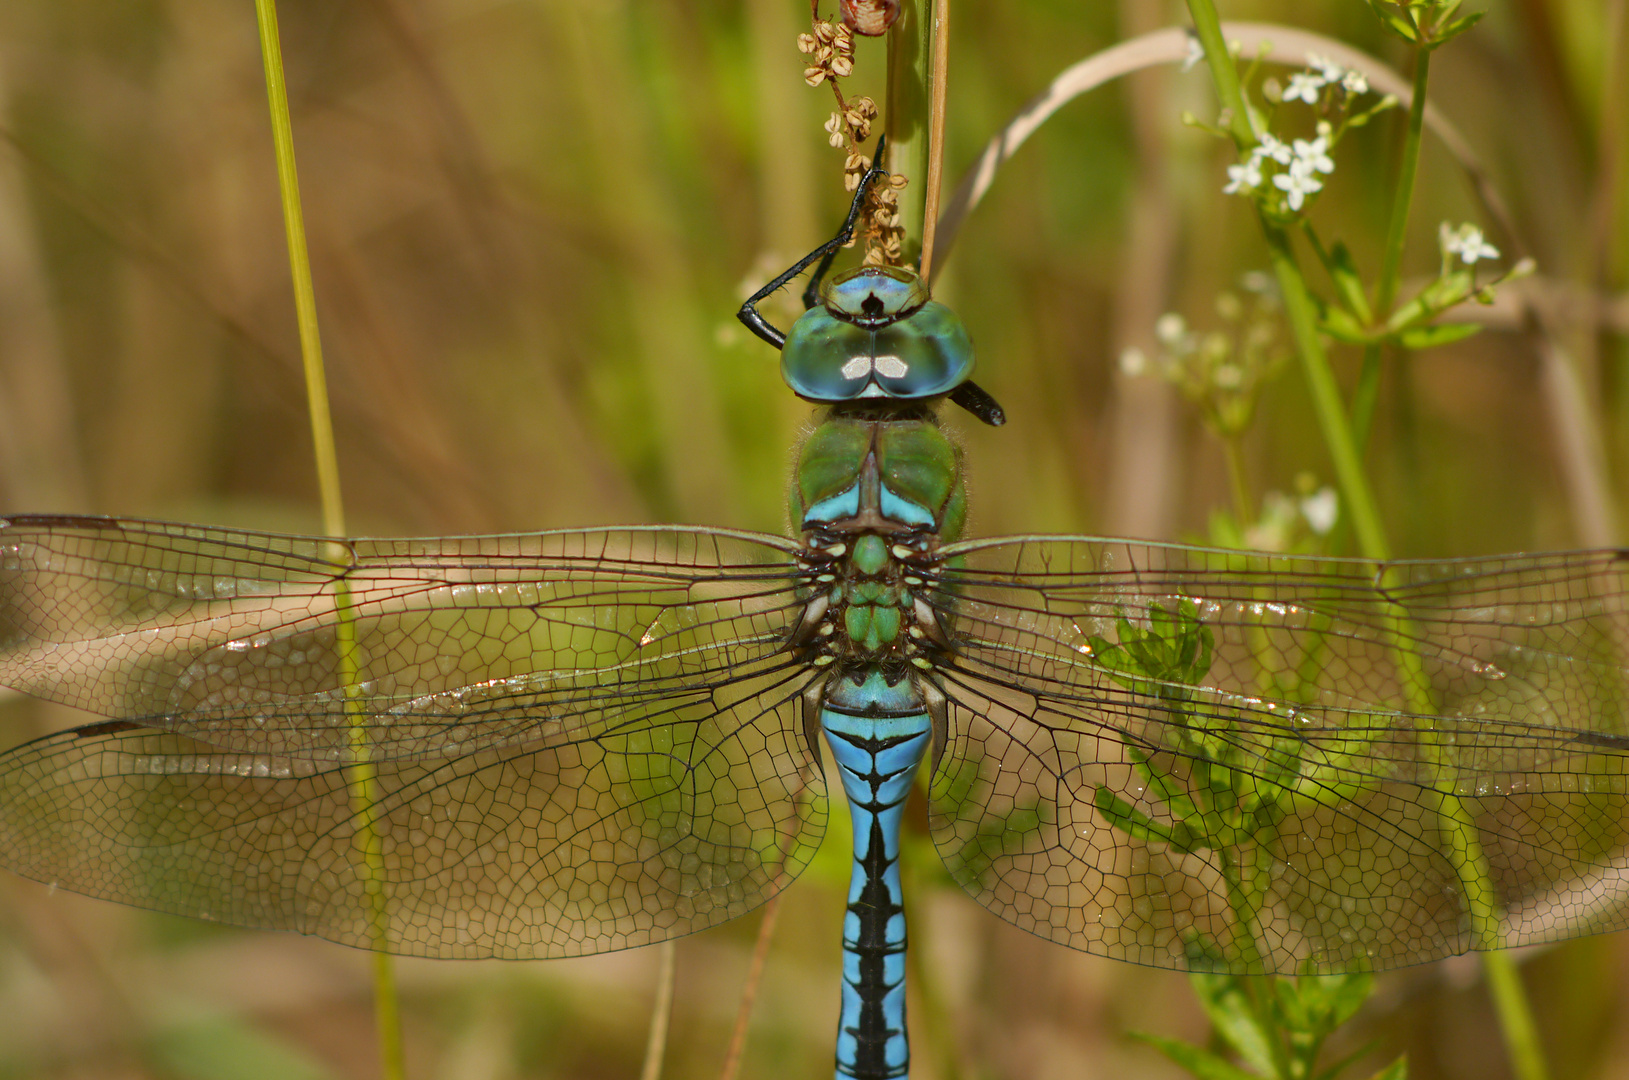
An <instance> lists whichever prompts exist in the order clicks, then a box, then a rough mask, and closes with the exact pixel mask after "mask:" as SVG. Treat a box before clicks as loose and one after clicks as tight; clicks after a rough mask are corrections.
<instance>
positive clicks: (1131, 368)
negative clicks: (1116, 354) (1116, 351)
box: [1120, 345, 1148, 379]
mask: <svg viewBox="0 0 1629 1080" xmlns="http://www.w3.org/2000/svg"><path fill="white" fill-rule="evenodd" d="M1147 370H1148V356H1147V355H1146V354H1145V353H1144V352H1143V351H1142V350H1141V349H1139V348H1137V346H1135V345H1132V346H1130V347H1128V348H1127V349H1126V351H1125V352H1123V353H1121V354H1120V374H1122V375H1125V376H1126V377H1128V378H1132V379H1135V378H1136V377H1137V376H1139V375H1141V374H1142V373H1143V372H1145V371H1147Z"/></svg>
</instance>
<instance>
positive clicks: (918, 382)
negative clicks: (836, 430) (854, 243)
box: [781, 266, 973, 402]
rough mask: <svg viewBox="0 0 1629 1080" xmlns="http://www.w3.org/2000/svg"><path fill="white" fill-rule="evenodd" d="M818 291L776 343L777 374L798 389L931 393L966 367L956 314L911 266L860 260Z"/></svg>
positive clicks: (819, 395)
mask: <svg viewBox="0 0 1629 1080" xmlns="http://www.w3.org/2000/svg"><path fill="white" fill-rule="evenodd" d="M824 299H825V304H824V306H823V307H817V308H811V309H810V310H809V311H807V312H805V313H804V314H803V317H802V318H800V319H798V321H797V322H796V323H794V324H793V326H792V332H791V333H789V334H788V335H787V336H786V344H785V346H784V347H783V348H782V349H781V375H782V376H783V377H784V378H785V379H786V383H787V385H788V386H790V387H791V388H792V389H793V390H794V391H796V393H797V394H798V396H799V397H802V398H806V399H808V400H810V401H834V402H835V401H852V400H855V399H856V398H897V399H906V400H908V399H914V398H927V397H936V396H938V395H940V394H948V393H949V392H950V391H952V390H954V389H955V388H956V387H957V386H960V385H961V384H962V383H964V382H966V381H967V379H968V378H969V377H970V376H971V375H972V373H973V343H972V341H971V340H970V339H969V338H968V336H967V330H966V328H965V327H964V326H963V325H962V321H961V319H959V318H957V317H956V314H955V312H953V311H951V310H950V309H949V308H947V307H945V306H944V305H943V304H940V303H936V302H935V301H932V300H929V299H928V291H927V288H926V286H924V285H923V284H922V281H921V279H920V278H918V277H917V276H916V275H915V274H913V273H911V272H910V271H909V270H903V269H901V268H899V267H878V266H868V267H861V268H860V269H858V270H854V271H851V272H849V273H847V274H844V275H842V276H840V277H838V278H836V279H835V280H834V281H833V282H832V283H831V284H830V285H829V286H827V288H826V290H825V296H824Z"/></svg>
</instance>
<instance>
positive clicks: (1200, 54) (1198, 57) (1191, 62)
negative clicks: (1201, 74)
mask: <svg viewBox="0 0 1629 1080" xmlns="http://www.w3.org/2000/svg"><path fill="white" fill-rule="evenodd" d="M1204 59H1205V47H1204V46H1203V45H1201V44H1199V37H1198V36H1197V35H1195V34H1189V35H1188V55H1187V56H1185V57H1183V58H1182V70H1183V71H1192V70H1193V69H1194V67H1195V66H1197V65H1198V64H1200V63H1201V62H1203V61H1204Z"/></svg>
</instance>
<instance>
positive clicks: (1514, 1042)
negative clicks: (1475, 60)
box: [1188, 0, 1546, 1080]
mask: <svg viewBox="0 0 1629 1080" xmlns="http://www.w3.org/2000/svg"><path fill="white" fill-rule="evenodd" d="M1188 11H1189V13H1190V15H1191V16H1192V18H1193V22H1194V29H1195V30H1196V32H1197V33H1198V34H1199V41H1200V44H1201V45H1203V46H1204V48H1205V55H1206V57H1207V58H1208V60H1209V63H1208V66H1209V68H1210V71H1211V76H1212V79H1213V80H1214V81H1215V83H1216V93H1217V97H1218V99H1219V100H1220V101H1221V103H1222V107H1223V108H1224V109H1225V110H1227V112H1228V114H1229V115H1228V118H1227V119H1228V130H1229V131H1230V132H1231V133H1232V135H1233V138H1234V141H1235V142H1236V143H1238V145H1239V146H1240V147H1241V148H1242V147H1247V146H1250V145H1253V144H1254V143H1255V142H1256V134H1255V131H1254V129H1253V128H1252V126H1251V124H1250V117H1249V113H1248V111H1247V109H1246V106H1245V103H1244V92H1243V88H1242V87H1241V86H1240V85H1239V77H1238V70H1237V68H1236V67H1235V66H1234V64H1233V62H1232V58H1231V56H1230V55H1229V53H1228V52H1227V51H1226V46H1225V45H1224V43H1223V40H1222V30H1221V21H1220V19H1219V18H1218V17H1217V14H1216V7H1215V5H1214V4H1213V3H1212V2H1211V0H1188ZM1428 75H1429V65H1428V64H1427V63H1426V61H1425V55H1424V53H1422V54H1421V62H1420V63H1419V64H1418V65H1417V66H1416V68H1415V84H1414V85H1415V94H1414V100H1413V101H1412V102H1411V103H1410V110H1409V117H1410V123H1409V132H1410V134H1409V136H1408V139H1409V141H1408V143H1407V144H1406V145H1405V148H1404V166H1403V174H1404V175H1403V177H1401V178H1400V183H1399V192H1398V195H1397V198H1396V201H1395V203H1394V210H1393V214H1392V221H1391V224H1390V228H1389V233H1390V236H1389V237H1388V243H1387V252H1386V259H1387V260H1388V265H1392V263H1391V260H1394V259H1395V260H1400V258H1401V245H1402V236H1403V234H1404V231H1405V229H1406V226H1407V223H1408V218H1407V214H1408V206H1409V203H1410V201H1411V199H1412V193H1413V185H1414V177H1415V174H1416V172H1417V170H1418V165H1419V142H1420V132H1421V131H1422V130H1423V125H1424V119H1425V92H1424V90H1425V83H1426V79H1427V77H1428ZM1403 180H1406V185H1405V184H1404V183H1402V182H1401V181H1403ZM1405 186H1406V189H1407V190H1406V191H1405V190H1403V189H1404V188H1405ZM1399 208H1400V209H1399ZM1260 221H1261V228H1262V233H1263V235H1264V236H1265V238H1266V240H1267V250H1268V253H1269V256H1270V258H1271V261H1272V264H1273V273H1274V276H1275V277H1276V278H1277V279H1278V286H1279V291H1280V292H1281V293H1282V294H1283V298H1284V310H1285V315H1286V316H1287V317H1288V319H1289V322H1290V332H1291V335H1292V336H1293V337H1294V339H1295V347H1296V352H1297V354H1298V355H1299V356H1300V359H1301V365H1302V369H1303V372H1304V373H1305V376H1306V380H1307V387H1308V389H1309V390H1310V391H1311V393H1312V399H1313V408H1314V410H1315V412H1316V414H1317V417H1318V426H1319V428H1320V429H1321V431H1322V433H1323V436H1324V441H1325V443H1326V444H1327V445H1328V448H1329V454H1330V458H1331V459H1332V461H1333V464H1334V466H1335V477H1336V481H1337V483H1338V484H1339V485H1340V490H1341V496H1342V498H1343V500H1344V501H1345V504H1346V512H1347V515H1348V517H1349V520H1350V521H1351V522H1352V526H1353V530H1354V532H1355V534H1356V536H1357V541H1358V547H1359V549H1360V550H1361V551H1362V552H1363V554H1364V555H1366V556H1368V557H1369V558H1371V559H1386V558H1388V557H1389V555H1390V545H1389V544H1388V543H1387V540H1386V534H1385V531H1384V529H1383V528H1382V526H1381V523H1380V514H1379V511H1378V509H1377V508H1376V505H1375V501H1374V496H1373V494H1372V493H1371V492H1370V489H1369V484H1368V480H1367V478H1366V477H1365V476H1364V474H1363V461H1362V456H1361V455H1360V454H1359V452H1358V442H1357V440H1356V439H1355V438H1354V435H1353V425H1352V423H1350V422H1349V421H1348V419H1347V415H1348V414H1347V412H1346V408H1345V406H1344V403H1343V402H1342V400H1341V394H1340V388H1339V386H1338V385H1337V384H1336V382H1335V375H1334V372H1333V371H1332V370H1331V369H1330V366H1329V359H1328V355H1327V354H1326V353H1325V351H1324V344H1323V338H1322V337H1321V336H1320V334H1319V332H1318V324H1317V315H1316V310H1315V308H1314V305H1313V302H1312V296H1311V294H1310V293H1309V292H1308V290H1307V285H1306V280H1305V278H1304V277H1303V276H1302V274H1301V270H1300V267H1299V266H1298V265H1297V264H1296V261H1295V253H1294V250H1293V249H1292V248H1291V246H1290V238H1289V235H1288V234H1287V233H1286V232H1285V231H1284V229H1283V228H1282V227H1281V226H1279V225H1277V224H1275V223H1274V222H1273V221H1271V220H1270V219H1269V218H1267V217H1266V215H1261V216H1260ZM1391 236H1395V237H1396V238H1397V239H1396V243H1395V244H1393V243H1392V242H1391V238H1390V237H1391ZM1398 265H1401V264H1400V262H1398V263H1396V264H1395V265H1393V268H1392V270H1391V271H1390V272H1389V275H1388V274H1384V273H1383V279H1389V281H1390V282H1391V284H1389V285H1386V282H1385V280H1383V281H1382V286H1383V287H1384V292H1383V293H1382V294H1381V295H1379V296H1378V297H1377V299H1378V300H1380V301H1381V302H1380V303H1379V304H1378V305H1377V312H1376V314H1377V317H1380V318H1383V317H1384V316H1385V315H1386V313H1387V310H1388V308H1389V306H1390V304H1391V302H1392V301H1393V300H1394V299H1395V296H1396V289H1397V285H1396V280H1397V270H1396V266H1398ZM1374 367H1375V368H1376V372H1375V374H1374V375H1373V376H1371V382H1372V383H1377V382H1378V356H1377V357H1376V360H1375V364H1374ZM1360 393H1361V394H1363V395H1366V396H1372V394H1373V393H1374V391H1373V389H1372V388H1371V389H1369V390H1366V391H1361V392H1360ZM1365 409H1366V412H1365V413H1364V414H1362V415H1360V416H1359V417H1358V419H1359V420H1360V421H1361V429H1362V430H1363V431H1364V433H1365V435H1367V431H1368V427H1369V420H1370V417H1371V416H1372V410H1373V406H1372V401H1371V402H1370V403H1369V404H1368V405H1366V406H1365ZM1409 637H1410V635H1408V634H1406V633H1405V634H1402V635H1400V637H1399V640H1400V642H1406V641H1407V640H1409ZM1397 651H1398V661H1399V664H1400V665H1401V667H1402V668H1403V671H1404V672H1405V682H1407V683H1410V684H1413V686H1414V687H1415V691H1414V692H1415V694H1417V695H1418V694H1428V690H1427V689H1426V688H1427V686H1428V684H1427V683H1426V682H1425V681H1424V678H1423V673H1419V672H1417V670H1416V669H1417V668H1418V665H1419V662H1420V661H1419V657H1418V656H1417V655H1416V654H1415V653H1413V652H1412V651H1410V650H1409V649H1407V648H1406V647H1405V646H1403V645H1401V644H1400V645H1399V646H1398V650H1397ZM1416 675H1418V677H1417V678H1416V677H1415V676H1416ZM1421 711H1424V712H1425V713H1426V715H1430V712H1431V710H1430V709H1429V708H1427V709H1425V710H1421ZM1450 802H1451V803H1454V804H1457V800H1452V799H1450ZM1444 818H1445V820H1446V821H1447V822H1448V823H1449V826H1450V831H1453V830H1454V829H1455V828H1457V829H1458V830H1459V831H1460V832H1461V833H1463V835H1464V837H1465V838H1468V840H1470V841H1474V840H1475V839H1476V837H1475V828H1474V825H1472V824H1470V822H1469V821H1468V820H1467V819H1465V818H1464V817H1463V815H1462V813H1461V812H1460V811H1459V808H1458V807H1457V805H1453V806H1451V807H1450V808H1449V809H1448V811H1447V812H1445V814H1444ZM1474 848H1475V850H1467V852H1466V853H1465V854H1464V857H1463V859H1461V860H1459V861H1456V863H1455V866H1456V870H1459V871H1460V872H1461V873H1462V875H1463V876H1464V878H1465V885H1466V888H1467V893H1468V894H1481V893H1484V892H1485V893H1487V894H1488V895H1491V892H1492V889H1491V884H1490V883H1489V881H1488V877H1487V872H1486V863H1485V860H1484V859H1482V858H1481V855H1480V846H1479V844H1478V845H1474ZM1450 854H1452V853H1450ZM1462 863H1463V865H1461V864H1462ZM1474 914H1475V913H1474V912H1473V915H1474ZM1490 918H1491V919H1492V920H1495V921H1496V919H1497V913H1496V912H1491V911H1490ZM1494 930H1495V932H1493V933H1491V934H1490V933H1488V932H1486V931H1484V932H1483V933H1479V934H1478V939H1479V940H1478V947H1480V948H1484V949H1487V948H1494V947H1497V945H1498V944H1500V941H1499V937H1498V934H1497V932H1496V925H1495V927H1494ZM1483 962H1484V971H1486V972H1488V986H1489V990H1490V992H1491V993H1492V994H1493V996H1494V1001H1495V1005H1496V1008H1497V1009H1498V1012H1499V1017H1500V1024H1501V1027H1502V1029H1503V1031H1504V1036H1505V1043H1506V1045H1507V1047H1508V1048H1509V1050H1510V1055H1511V1063H1512V1066H1513V1067H1514V1068H1515V1070H1516V1073H1517V1076H1518V1077H1519V1080H1545V1077H1546V1070H1545V1067H1544V1060H1543V1056H1542V1053H1541V1052H1540V1050H1539V1046H1538V1040H1537V1036H1536V1030H1537V1029H1536V1026H1535V1025H1534V1023H1533V1020H1532V1010H1531V1008H1530V1006H1529V1004H1528V1001H1527V997H1526V994H1525V992H1524V991H1523V989H1522V985H1521V981H1520V979H1518V978H1516V977H1515V975H1514V972H1513V971H1512V970H1511V969H1510V968H1509V964H1510V961H1509V958H1508V957H1504V956H1501V955H1500V954H1498V953H1495V952H1484V954H1483Z"/></svg>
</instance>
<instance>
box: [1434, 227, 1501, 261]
mask: <svg viewBox="0 0 1629 1080" xmlns="http://www.w3.org/2000/svg"><path fill="white" fill-rule="evenodd" d="M1437 243H1438V244H1440V245H1442V257H1443V258H1444V259H1446V260H1449V261H1452V260H1453V257H1454V256H1455V255H1458V256H1459V258H1460V261H1462V262H1463V263H1464V264H1465V265H1466V266H1474V265H1476V263H1477V261H1478V260H1479V259H1497V258H1498V257H1499V249H1498V248H1496V247H1494V246H1493V245H1492V244H1490V243H1488V241H1487V238H1486V237H1484V236H1483V235H1482V230H1481V229H1478V228H1477V227H1476V226H1475V225H1470V224H1466V225H1461V226H1460V227H1459V228H1457V229H1456V228H1454V227H1453V226H1451V225H1449V224H1448V223H1447V222H1446V221H1445V222H1443V223H1442V224H1441V225H1439V226H1437Z"/></svg>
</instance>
